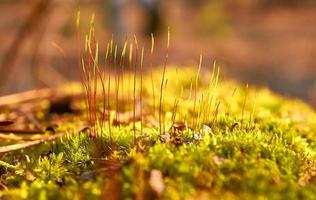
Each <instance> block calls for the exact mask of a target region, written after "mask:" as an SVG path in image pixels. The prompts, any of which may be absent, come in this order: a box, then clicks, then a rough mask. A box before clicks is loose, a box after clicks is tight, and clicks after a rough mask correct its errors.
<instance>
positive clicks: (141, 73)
mask: <svg viewBox="0 0 316 200" xmlns="http://www.w3.org/2000/svg"><path fill="white" fill-rule="evenodd" d="M143 64H144V47H142V52H141V60H140V93H139V99H140V130H141V131H140V132H141V135H143Z"/></svg>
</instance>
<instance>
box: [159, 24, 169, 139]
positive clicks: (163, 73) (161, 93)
mask: <svg viewBox="0 0 316 200" xmlns="http://www.w3.org/2000/svg"><path fill="white" fill-rule="evenodd" d="M169 46H170V29H169V27H168V39H167V49H166V57H165V62H164V66H163V72H162V79H161V85H160V97H159V134H160V135H161V134H162V133H161V115H162V97H163V85H164V82H165V74H166V67H167V62H168V58H169Z"/></svg>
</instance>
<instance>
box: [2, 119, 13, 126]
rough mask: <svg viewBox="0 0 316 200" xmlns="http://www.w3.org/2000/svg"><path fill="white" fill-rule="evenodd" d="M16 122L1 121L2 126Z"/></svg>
mask: <svg viewBox="0 0 316 200" xmlns="http://www.w3.org/2000/svg"><path fill="white" fill-rule="evenodd" d="M14 123H15V122H14V121H9V120H7V121H0V126H10V125H12V124H14Z"/></svg>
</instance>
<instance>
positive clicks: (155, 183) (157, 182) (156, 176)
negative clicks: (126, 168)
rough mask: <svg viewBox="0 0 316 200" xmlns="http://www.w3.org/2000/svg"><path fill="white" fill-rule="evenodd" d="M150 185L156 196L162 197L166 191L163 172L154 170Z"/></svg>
mask: <svg viewBox="0 0 316 200" xmlns="http://www.w3.org/2000/svg"><path fill="white" fill-rule="evenodd" d="M149 185H150V187H151V189H152V190H153V191H154V192H155V194H156V195H157V196H158V197H160V196H161V195H162V193H163V191H164V190H165V184H164V182H163V176H162V173H161V171H159V170H158V169H153V170H151V172H150V177H149Z"/></svg>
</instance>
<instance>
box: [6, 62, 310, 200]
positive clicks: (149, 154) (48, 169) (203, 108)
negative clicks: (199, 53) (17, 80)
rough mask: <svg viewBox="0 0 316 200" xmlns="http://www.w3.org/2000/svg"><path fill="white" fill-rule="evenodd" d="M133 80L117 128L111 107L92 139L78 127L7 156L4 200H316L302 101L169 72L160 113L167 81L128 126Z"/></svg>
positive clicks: (147, 82)
mask: <svg viewBox="0 0 316 200" xmlns="http://www.w3.org/2000/svg"><path fill="white" fill-rule="evenodd" d="M129 77H130V75H127V77H126V78H125V79H124V80H126V82H125V83H124V84H123V87H122V88H123V89H122V91H121V93H122V95H121V97H120V101H119V102H120V104H119V107H120V112H121V114H122V115H121V116H120V118H121V121H119V122H117V121H115V120H114V118H115V115H116V113H115V109H114V108H115V102H114V101H115V100H113V99H114V98H111V99H112V100H111V111H110V112H109V113H111V114H110V116H112V117H109V118H108V120H109V121H110V123H108V120H105V121H104V123H98V125H96V126H95V127H94V128H95V131H96V133H97V135H96V136H95V137H90V136H91V132H89V130H86V131H83V132H80V133H78V129H77V127H78V126H80V125H82V124H85V121H82V120H72V121H71V122H66V123H61V124H62V125H61V126H59V128H58V129H57V131H65V130H66V131H68V132H69V135H67V136H66V137H64V138H62V139H61V140H58V141H57V140H56V141H54V142H49V143H47V144H42V145H40V146H34V147H30V148H26V149H23V150H19V151H16V152H12V153H9V154H8V155H6V156H4V159H3V160H2V161H0V173H1V179H0V181H1V185H0V186H1V188H2V190H1V191H0V198H2V199H102V198H103V199H173V200H174V199H217V198H220V199H316V137H315V131H316V113H315V112H314V110H313V109H311V108H310V107H309V106H307V105H306V104H304V103H303V102H301V101H300V100H295V99H288V98H285V97H282V96H279V95H276V94H273V93H272V92H270V91H269V90H268V89H266V88H253V87H249V88H248V87H247V86H245V85H242V84H238V83H235V82H233V81H228V80H220V81H219V80H218V76H217V75H216V73H215V75H214V73H213V75H212V74H208V73H206V72H205V73H204V72H203V73H201V76H200V79H196V71H193V70H192V69H190V68H181V70H180V69H178V70H177V69H175V68H172V69H169V70H167V73H166V78H167V79H168V83H167V85H166V86H164V87H163V90H162V92H163V98H162V105H161V109H160V108H159V96H160V93H161V91H160V90H159V88H160V85H159V82H160V80H161V73H160V72H156V73H154V76H153V77H152V79H151V78H150V76H146V75H144V80H143V88H142V90H141V91H142V99H143V101H142V108H143V109H142V113H143V114H142V116H141V118H142V119H143V120H142V121H141V120H140V119H139V118H138V119H135V116H133V117H126V115H127V116H128V114H129V113H130V112H131V111H132V110H133V109H131V108H133V105H135V104H133V103H132V102H133V100H132V99H133V98H132V97H131V96H133V95H131V93H130V91H129V89H130V88H131V86H129V84H128V81H127V80H129ZM206 80H207V81H206ZM138 81H139V80H138ZM153 82H154V83H155V84H154V85H152V83H153ZM137 83H139V82H137ZM156 83H158V84H156ZM152 86H153V87H152ZM152 88H154V89H152ZM153 91H154V92H153ZM139 92H140V89H139V88H138V89H137V90H136V94H137V95H135V96H137V97H139V94H140V93H139ZM153 93H155V95H153ZM113 95H114V94H113ZM101 96H102V95H101ZM119 96H120V95H119ZM153 96H156V97H155V98H153ZM111 97H112V94H111ZM101 99H102V98H100V102H101V103H100V107H102V100H101ZM137 99H138V98H137ZM138 100H139V99H138ZM77 103H78V104H79V105H83V101H78V102H77ZM85 110H86V109H85V108H82V112H81V114H82V115H84V114H85ZM135 112H136V111H135ZM68 115H69V114H68ZM76 115H78V114H76ZM159 115H161V116H160V118H162V119H160V120H158V118H159ZM68 117H69V116H68ZM123 118H124V119H125V120H123ZM134 119H135V120H134ZM159 122H160V123H159ZM108 124H110V126H109V125H108ZM134 126H135V127H134ZM159 127H160V128H159ZM161 127H163V128H161ZM7 143H8V141H4V142H1V144H7Z"/></svg>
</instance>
